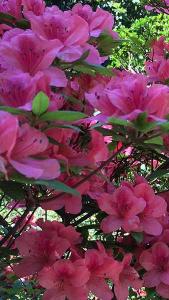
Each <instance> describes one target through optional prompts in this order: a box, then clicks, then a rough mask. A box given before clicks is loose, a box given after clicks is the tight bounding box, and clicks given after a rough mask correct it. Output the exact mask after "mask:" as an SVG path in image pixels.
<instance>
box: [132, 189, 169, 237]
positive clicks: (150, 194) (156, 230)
mask: <svg viewBox="0 0 169 300" xmlns="http://www.w3.org/2000/svg"><path fill="white" fill-rule="evenodd" d="M134 194H135V196H136V197H137V198H141V199H144V201H145V202H146V206H145V208H144V210H143V211H142V212H141V213H140V214H139V219H140V224H139V231H144V232H146V233H147V234H151V235H155V236H156V235H157V236H158V235H160V234H161V233H162V229H163V228H162V225H161V223H160V217H163V216H165V214H166V210H167V203H166V201H165V200H164V198H162V197H160V196H157V195H155V193H154V191H153V189H152V188H151V187H150V186H149V185H148V183H140V184H138V185H136V186H135V187H134Z"/></svg>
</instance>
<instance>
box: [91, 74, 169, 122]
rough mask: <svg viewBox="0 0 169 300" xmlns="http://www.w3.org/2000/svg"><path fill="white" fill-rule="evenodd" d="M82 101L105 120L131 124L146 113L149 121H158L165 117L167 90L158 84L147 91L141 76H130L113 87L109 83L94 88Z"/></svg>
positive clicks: (168, 98) (167, 99)
mask: <svg viewBox="0 0 169 300" xmlns="http://www.w3.org/2000/svg"><path fill="white" fill-rule="evenodd" d="M117 78H118V77H117ZM86 99H87V100H88V101H89V103H90V104H91V105H92V106H93V107H95V108H96V109H98V110H99V111H100V112H101V113H102V114H103V115H105V116H116V117H121V118H124V119H129V120H133V119H135V118H136V117H137V116H138V115H139V114H140V113H142V112H146V113H147V114H148V117H149V118H150V120H151V119H152V120H161V119H164V118H165V116H166V115H167V113H168V101H169V89H168V88H167V87H166V86H162V85H158V84H154V85H153V86H151V87H147V79H146V78H145V77H144V76H142V75H133V74H132V75H128V76H127V75H126V76H124V77H123V78H121V80H120V81H119V83H118V84H117V85H116V82H113V85H112V82H111V81H110V83H108V84H107V86H104V87H103V86H101V85H99V84H98V85H96V87H95V88H93V89H92V90H91V91H90V92H89V93H86Z"/></svg>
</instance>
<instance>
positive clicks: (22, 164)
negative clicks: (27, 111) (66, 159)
mask: <svg viewBox="0 0 169 300" xmlns="http://www.w3.org/2000/svg"><path fill="white" fill-rule="evenodd" d="M15 142H16V143H15V145H14V146H13V148H12V149H11V151H8V155H7V157H8V160H9V162H10V164H11V165H12V166H13V168H14V169H16V170H17V171H18V172H20V173H21V174H23V175H25V176H26V177H32V178H35V179H38V178H41V179H54V178H57V177H58V176H59V175H60V166H59V163H58V161H57V160H56V159H48V158H47V159H38V158H39V156H38V158H37V157H36V156H37V155H39V154H40V155H41V154H42V153H43V152H44V151H45V150H46V149H47V147H48V139H47V137H46V136H45V134H44V133H42V132H40V131H39V130H37V129H35V128H32V127H30V126H29V125H28V124H24V125H22V126H21V128H20V130H19V133H18V137H17V139H16V141H15ZM34 156H35V157H34ZM42 158H43V155H42Z"/></svg>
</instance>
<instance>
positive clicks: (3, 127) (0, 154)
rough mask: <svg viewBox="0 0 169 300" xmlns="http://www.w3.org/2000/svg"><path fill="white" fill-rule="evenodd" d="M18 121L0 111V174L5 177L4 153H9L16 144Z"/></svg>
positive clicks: (5, 162) (5, 161)
mask: <svg viewBox="0 0 169 300" xmlns="http://www.w3.org/2000/svg"><path fill="white" fill-rule="evenodd" d="M18 127H19V125H18V120H17V118H16V117H14V116H12V115H11V114H9V113H7V112H3V111H0V140H1V143H0V172H2V173H3V174H5V176H7V170H6V166H7V160H6V159H5V156H6V153H8V152H10V151H11V150H12V148H13V147H14V145H15V143H16V137H17V132H18Z"/></svg>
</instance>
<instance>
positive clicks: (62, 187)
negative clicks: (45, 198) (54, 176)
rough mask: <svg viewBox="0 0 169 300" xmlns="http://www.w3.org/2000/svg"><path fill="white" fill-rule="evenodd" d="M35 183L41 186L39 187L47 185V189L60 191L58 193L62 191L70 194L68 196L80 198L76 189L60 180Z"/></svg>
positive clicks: (37, 181)
mask: <svg viewBox="0 0 169 300" xmlns="http://www.w3.org/2000/svg"><path fill="white" fill-rule="evenodd" d="M34 183H35V184H39V185H45V186H47V187H50V188H53V189H55V190H58V191H61V192H64V193H68V194H71V195H74V196H80V193H79V192H78V191H77V190H76V189H73V188H71V187H70V186H68V185H66V184H64V183H63V182H61V181H58V180H36V181H35V182H34Z"/></svg>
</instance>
